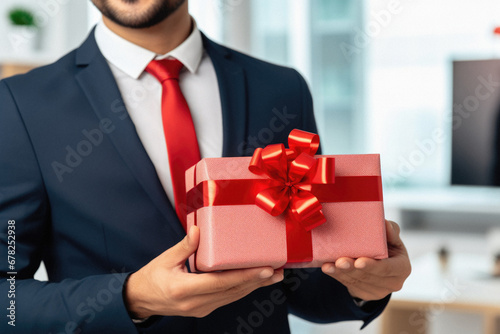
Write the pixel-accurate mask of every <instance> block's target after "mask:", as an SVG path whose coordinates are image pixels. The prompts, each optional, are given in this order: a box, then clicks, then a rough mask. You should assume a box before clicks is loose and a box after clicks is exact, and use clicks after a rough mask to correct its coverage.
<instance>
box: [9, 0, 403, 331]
mask: <svg viewBox="0 0 500 334" xmlns="http://www.w3.org/2000/svg"><path fill="white" fill-rule="evenodd" d="M93 3H94V5H95V6H96V7H97V8H98V9H99V10H100V11H101V13H102V14H103V20H102V22H101V23H99V24H98V25H97V26H96V28H95V29H94V30H93V31H92V32H91V33H90V35H89V37H88V38H87V40H86V41H85V42H84V43H83V44H82V45H81V46H80V47H79V48H78V49H76V50H75V51H73V52H70V53H69V54H68V55H66V56H64V57H63V58H61V59H60V60H59V61H57V62H56V63H54V64H51V65H49V66H45V67H42V68H39V69H36V70H34V71H32V72H30V73H28V74H26V75H21V76H16V77H12V78H8V79H5V80H3V81H1V82H0V108H1V109H0V224H1V235H0V236H1V239H0V240H1V248H2V254H7V253H8V254H9V255H10V256H11V257H10V258H8V261H7V259H5V258H4V259H1V260H0V273H1V275H2V277H4V279H2V281H1V283H0V293H1V297H0V300H1V306H2V307H1V309H2V310H4V311H3V312H5V313H6V314H5V315H6V316H5V315H2V317H1V319H3V320H2V322H1V323H0V329H1V332H2V333H138V332H140V333H289V328H288V317H287V316H288V314H289V313H292V314H295V315H297V316H300V317H302V318H304V319H307V320H310V321H314V322H319V323H326V322H335V321H342V320H362V321H363V322H364V324H365V325H366V324H368V323H369V322H370V321H371V320H373V319H374V318H375V317H376V316H378V315H379V314H380V313H381V312H382V310H383V308H384V307H385V305H386V304H387V302H388V300H389V297H390V293H391V292H393V291H397V290H399V289H400V288H401V287H402V285H403V282H404V280H405V279H406V277H407V276H408V275H409V273H410V263H409V260H408V255H407V253H406V250H405V247H404V245H403V243H402V242H401V240H400V238H399V228H398V226H397V225H396V224H395V223H393V222H389V221H388V222H387V240H388V247H389V258H388V259H385V260H373V259H368V258H359V259H349V258H341V259H339V260H337V261H336V262H335V263H327V264H324V265H323V267H322V268H321V269H314V270H312V269H308V270H285V271H284V270H282V269H272V268H270V267H262V268H249V269H241V270H232V271H226V272H218V273H209V274H194V273H190V272H189V269H188V268H187V266H186V259H187V258H188V257H189V256H190V255H191V254H192V253H193V252H195V250H196V249H197V246H198V241H199V231H198V230H197V229H196V228H192V229H190V230H189V231H188V233H187V235H186V232H185V230H184V228H183V222H184V214H185V212H183V209H182V208H183V207H184V206H185V203H183V200H182V198H180V196H179V195H178V194H180V193H182V190H183V189H182V187H183V184H182V181H179V177H178V176H177V175H179V173H182V172H183V171H182V169H183V168H184V167H183V166H184V165H188V164H190V163H192V161H193V160H196V159H199V158H204V157H220V156H241V155H249V154H251V153H252V152H253V150H254V149H255V148H256V147H258V146H265V145H266V144H269V143H271V142H273V143H285V142H286V140H287V135H288V133H289V132H290V131H291V130H292V129H294V128H299V129H303V130H307V131H311V132H316V126H315V122H314V116H313V110H312V101H311V96H310V93H309V90H308V88H307V85H306V83H305V81H304V80H303V78H302V77H301V76H300V75H299V74H298V73H297V72H296V71H294V70H292V69H287V68H283V67H278V66H275V65H270V64H268V63H265V62H262V61H259V60H256V59H253V58H251V57H248V56H246V55H243V54H241V53H238V52H235V51H233V50H231V49H228V48H225V47H222V46H220V45H217V44H216V43H214V42H212V41H210V40H209V39H208V38H206V37H205V36H204V35H203V34H202V33H200V31H199V30H198V29H197V27H196V23H195V22H194V21H193V19H192V18H191V17H190V15H189V13H188V9H187V8H188V6H187V1H183V0H93ZM172 110H175V112H172ZM41 261H44V263H45V266H46V268H47V272H48V276H49V281H48V282H40V281H36V280H34V279H33V274H34V272H35V271H36V270H37V268H38V266H39V264H40V262H41Z"/></svg>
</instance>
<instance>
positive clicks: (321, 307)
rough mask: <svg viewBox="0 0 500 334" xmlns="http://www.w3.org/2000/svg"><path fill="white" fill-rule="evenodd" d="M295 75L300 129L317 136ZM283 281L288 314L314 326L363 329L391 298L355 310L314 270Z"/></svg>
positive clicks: (307, 96)
mask: <svg viewBox="0 0 500 334" xmlns="http://www.w3.org/2000/svg"><path fill="white" fill-rule="evenodd" d="M297 76H298V78H299V82H300V89H301V96H302V110H303V113H302V121H303V129H304V130H306V131H310V132H314V133H318V130H317V127H316V121H315V118H314V111H313V102H312V97H311V93H310V91H309V88H308V87H307V83H306V82H305V80H304V78H302V76H301V75H300V74H299V73H298V72H297ZM319 154H321V152H319ZM284 282H285V287H286V289H287V293H288V301H289V311H290V313H292V314H294V315H296V316H298V317H301V318H303V319H306V320H309V321H312V322H317V323H328V322H337V321H345V320H362V321H363V322H364V324H363V327H365V326H366V325H368V324H369V323H370V322H371V321H372V320H373V319H375V318H376V317H377V316H378V315H380V313H381V312H382V311H383V310H384V308H385V306H386V305H387V303H388V302H389V298H390V296H387V297H386V298H384V299H382V300H380V301H373V302H368V303H366V304H365V305H363V306H362V307H358V306H357V305H356V304H355V303H354V300H353V298H352V297H351V295H350V294H349V292H348V291H347V288H346V287H345V286H344V285H342V284H341V283H339V282H338V281H337V280H335V279H333V278H331V277H330V276H328V275H326V274H324V273H323V272H322V271H321V269H317V268H315V269H311V268H310V269H302V270H298V269H297V270H289V271H287V273H286V279H285V280H284Z"/></svg>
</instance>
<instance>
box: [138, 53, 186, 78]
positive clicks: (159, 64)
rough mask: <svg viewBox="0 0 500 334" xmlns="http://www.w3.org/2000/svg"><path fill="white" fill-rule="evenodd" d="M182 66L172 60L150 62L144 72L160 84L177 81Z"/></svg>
mask: <svg viewBox="0 0 500 334" xmlns="http://www.w3.org/2000/svg"><path fill="white" fill-rule="evenodd" d="M183 66H184V65H182V63H181V62H180V61H178V60H177V59H173V58H170V59H161V60H152V61H151V62H150V63H149V64H148V66H147V67H146V72H148V73H149V74H151V75H152V76H154V77H155V78H156V79H157V80H158V81H160V82H164V81H165V80H168V79H174V80H179V73H180V71H181V69H182V67H183Z"/></svg>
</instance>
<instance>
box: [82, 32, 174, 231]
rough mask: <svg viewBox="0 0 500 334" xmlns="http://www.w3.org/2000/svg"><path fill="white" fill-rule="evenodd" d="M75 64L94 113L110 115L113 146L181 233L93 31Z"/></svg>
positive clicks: (165, 215) (108, 116) (158, 206)
mask: <svg viewBox="0 0 500 334" xmlns="http://www.w3.org/2000/svg"><path fill="white" fill-rule="evenodd" d="M76 65H77V66H78V67H80V68H81V70H80V71H79V72H78V73H77V75H76V80H77V82H78V83H79V84H80V86H81V88H82V91H83V92H84V94H85V95H86V97H87V99H88V101H89V103H90V105H91V106H92V109H93V110H94V112H95V113H96V115H97V117H98V118H99V119H100V120H102V119H106V118H107V119H110V120H111V122H112V124H113V126H114V127H115V128H114V130H113V131H112V132H111V133H109V135H108V136H109V138H110V140H111V141H112V143H113V145H114V146H115V148H116V150H117V151H118V153H119V154H120V155H121V157H122V159H123V161H124V162H125V163H126V165H127V166H128V167H129V169H130V170H131V171H132V174H133V175H134V176H135V177H136V179H137V180H138V182H139V183H140V184H141V186H142V187H143V188H144V190H145V191H146V193H147V194H148V195H149V197H150V198H151V200H152V201H153V203H154V204H155V205H156V207H157V208H158V210H159V211H160V212H161V213H162V214H163V216H164V217H165V219H166V220H167V221H168V222H172V223H170V224H167V225H168V226H170V227H171V228H172V229H173V231H174V232H175V233H176V234H177V235H178V236H179V237H182V235H183V234H184V231H183V229H182V226H181V223H180V222H179V220H178V219H177V215H176V214H175V211H174V210H173V208H172V205H171V204H170V201H169V200H168V198H167V195H166V194H165V191H164V189H163V187H162V186H161V183H160V181H159V179H158V176H157V173H156V170H155V168H154V165H153V163H152V162H151V160H150V158H149V156H148V154H147V153H146V151H145V149H144V147H143V145H142V143H141V140H140V139H139V137H138V135H137V132H136V130H135V126H134V124H133V122H132V120H131V119H130V117H129V116H128V112H127V110H126V108H125V105H124V103H123V99H122V97H121V94H120V91H119V89H118V86H117V85H116V82H115V79H114V77H113V74H112V73H111V70H110V68H109V66H108V64H107V62H106V60H105V59H104V57H103V56H102V54H101V53H100V52H99V50H98V47H97V44H96V42H95V39H94V33H93V32H92V33H91V34H90V37H89V38H88V39H87V40H86V41H85V43H84V44H83V45H82V46H81V47H80V48H79V49H78V50H77V54H76Z"/></svg>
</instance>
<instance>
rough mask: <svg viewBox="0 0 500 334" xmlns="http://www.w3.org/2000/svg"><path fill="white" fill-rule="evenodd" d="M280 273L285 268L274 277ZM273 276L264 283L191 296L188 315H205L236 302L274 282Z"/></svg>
mask: <svg viewBox="0 0 500 334" xmlns="http://www.w3.org/2000/svg"><path fill="white" fill-rule="evenodd" d="M279 274H281V275H282V274H283V270H281V273H280V271H279V270H278V271H277V273H275V275H273V277H275V276H278V275H279ZM273 277H272V278H271V279H269V280H267V281H264V283H263V284H253V285H242V286H237V287H233V288H231V289H229V290H227V291H225V292H224V293H221V292H214V293H209V294H201V295H195V296H193V297H192V298H190V301H189V305H191V307H190V308H189V309H190V312H189V314H187V315H190V316H195V317H205V316H206V315H208V314H210V313H211V312H212V311H213V310H215V309H217V308H219V307H221V306H224V305H227V304H230V303H232V302H235V301H237V300H239V299H241V298H243V297H245V296H247V295H248V294H250V293H251V292H253V291H255V290H256V289H258V288H260V287H262V286H265V285H268V284H274V283H275V281H274V279H273Z"/></svg>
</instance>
